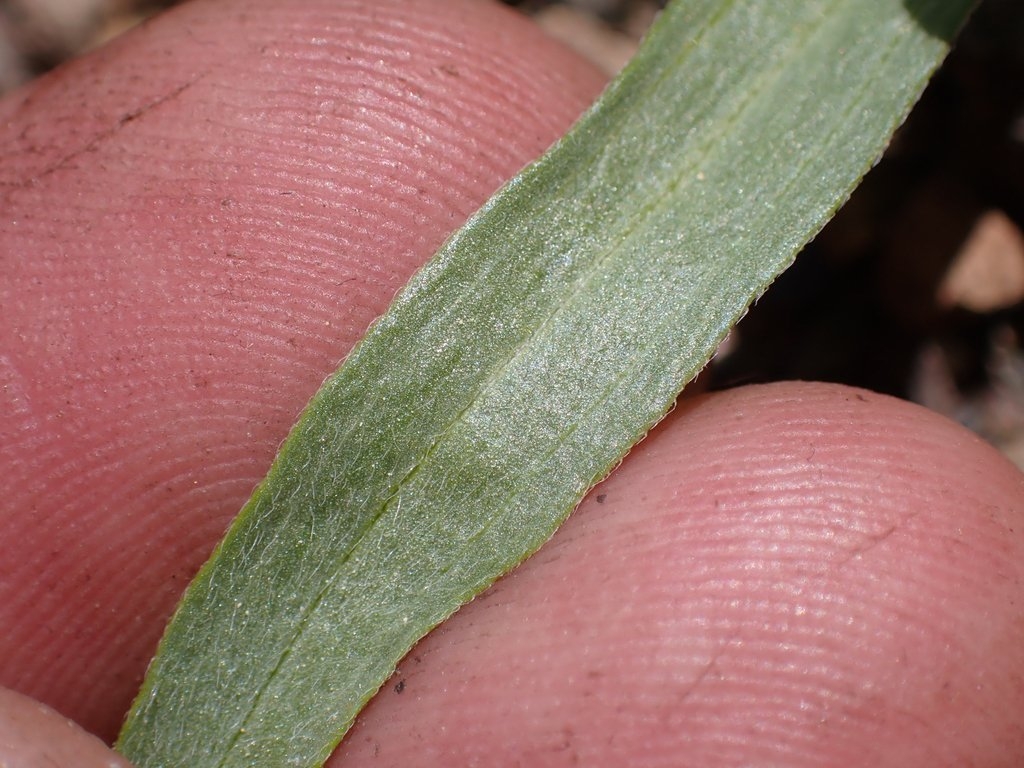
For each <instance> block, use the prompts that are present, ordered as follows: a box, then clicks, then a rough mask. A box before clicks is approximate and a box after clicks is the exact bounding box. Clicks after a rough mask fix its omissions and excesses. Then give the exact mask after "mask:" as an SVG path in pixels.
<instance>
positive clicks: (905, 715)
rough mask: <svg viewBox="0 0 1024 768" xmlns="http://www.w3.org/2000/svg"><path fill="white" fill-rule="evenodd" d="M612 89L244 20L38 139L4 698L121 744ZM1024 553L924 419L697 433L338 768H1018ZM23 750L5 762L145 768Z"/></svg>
mask: <svg viewBox="0 0 1024 768" xmlns="http://www.w3.org/2000/svg"><path fill="white" fill-rule="evenodd" d="M353 30H355V31H354V32H353ZM154 59H155V61H156V62H157V63H158V64H159V66H154V65H153V64H154ZM600 85H601V81H600V78H599V76H598V75H597V74H596V73H595V72H593V71H592V70H591V69H589V68H588V67H587V66H586V65H584V64H582V63H580V62H578V61H577V60H575V59H574V58H573V57H572V56H570V55H569V54H567V53H565V52H564V51H561V50H560V49H558V48H557V47H556V46H554V45H553V44H551V43H549V42H546V41H544V40H543V38H542V37H541V36H540V35H539V34H538V33H537V32H536V31H534V30H532V29H531V28H530V27H529V25H528V24H527V23H526V22H524V21H522V20H519V19H518V18H517V17H515V16H514V15H512V14H511V13H509V12H507V11H505V10H503V9H500V8H498V7H496V6H491V5H489V4H486V3H482V2H478V1H477V0H466V1H465V2H441V0H436V2H434V1H432V2H423V0H420V1H419V2H417V3H415V4H412V3H402V2H398V1H397V0H395V2H391V3H385V2H374V3H357V2H345V3H327V2H325V3H323V4H317V3H313V2H297V3H293V4H289V5H287V6H282V5H281V4H278V3H271V2H269V0H268V2H264V3H261V4H256V3H252V2H244V3H243V2H241V0H236V1H235V2H232V1H231V0H219V1H218V2H216V3H214V2H205V3H204V2H197V3H193V4H190V5H188V6H185V7H183V8H180V9H178V10H176V11H175V12H173V13H171V14H169V15H167V16H165V17H163V18H162V19H159V20H157V21H156V22H153V23H151V24H149V25H147V26H146V27H145V28H143V29H142V30H140V31H138V32H136V33H134V34H132V35H130V36H129V37H127V38H125V39H122V40H121V41H118V42H116V43H115V44H114V45H113V46H110V47H108V48H106V49H104V50H102V51H100V52H97V53H96V54H93V55H92V56H90V57H87V58H86V59H84V60H82V61H79V62H77V63H76V64H74V65H73V66H71V67H68V68H65V69H63V70H61V71H60V72H58V73H56V74H55V75H53V76H51V77H49V78H46V79H45V80H44V81H43V82H42V83H39V84H36V85H34V86H31V87H30V88H28V89H26V90H23V91H21V92H19V93H16V94H14V95H13V96H11V97H10V98H8V99H7V100H6V101H5V102H4V103H3V104H2V105H0V146H2V147H3V155H4V157H5V162H4V163H3V164H2V165H0V198H2V201H0V211H3V218H2V220H0V221H2V222H3V223H2V225H0V306H3V307H4V308H5V313H4V320H3V322H2V324H0V382H2V385H3V386H2V388H0V396H2V397H3V398H4V399H3V401H2V404H0V411H2V412H3V413H4V414H5V418H4V419H3V420H2V423H0V467H2V472H0V498H3V499H4V515H3V516H2V517H0V547H3V548H4V549H5V551H4V553H3V555H2V556H0V626H2V627H3V628H4V632H3V633H0V683H2V684H4V685H6V686H8V687H11V688H13V689H16V690H18V691H21V692H23V693H25V694H28V695H31V696H33V697H35V698H37V699H39V700H41V701H43V702H44V703H46V704H49V705H50V706H52V707H54V708H55V709H57V710H58V711H60V712H61V713H63V714H64V715H66V716H69V717H71V718H73V719H74V720H76V721H78V722H79V723H80V724H82V725H83V726H84V727H85V728H86V729H87V730H89V731H91V732H93V733H97V734H99V735H100V736H102V737H103V738H104V739H108V740H109V739H110V738H111V737H112V736H113V734H114V732H115V731H116V728H117V726H118V723H119V721H120V718H121V717H122V716H123V713H124V710H125V708H126V707H127V704H128V701H129V700H130V697H131V695H132V694H133V693H134V690H135V688H136V687H137V685H138V682H139V679H140V676H141V674H142V672H143V670H144V668H145V664H146V661H147V660H148V658H149V656H150V654H151V653H152V649H153V645H154V644H155V641H156V639H157V637H158V635H159V632H160V630H161V628H162V625H163V623H164V621H165V620H166V618H167V616H168V614H169V612H170V610H171V609H172V607H173V604H174V601H175V599H176V598H177V596H178V594H180V591H181V589H182V588H183V587H184V584H185V583H187V580H188V578H189V577H190V576H191V575H192V573H193V572H194V571H195V569H196V568H197V567H198V565H199V564H200V563H201V562H202V560H203V559H204V558H205V556H206V555H207V554H208V552H209V551H210V549H211V548H212V546H213V545H214V543H215V542H216V540H217V538H218V537H219V535H220V534H221V532H222V531H223V528H224V526H225V525H226V524H227V522H228V521H229V520H230V518H231V516H232V515H233V514H234V513H235V512H236V511H237V509H238V508H239V507H240V506H241V504H242V502H243V501H244V500H245V498H246V496H247V495H248V493H249V491H250V490H251V488H252V486H253V485H254V484H255V483H256V482H257V481H258V480H259V478H260V477H261V476H262V475H263V473H264V472H265V471H266V468H267V465H268V464H269V461H270V459H271V458H272V455H273V452H274V450H275V449H276V447H277V445H279V443H280V441H281V440H282V439H283V437H284V435H285V434H286V432H287V429H288V427H289V426H290V424H291V422H292V421H293V420H294V418H295V416H296V414H297V412H298V410H299V409H300V408H301V407H302V405H303V404H304V402H305V401H306V400H307V399H308V397H309V396H310V395H311V394H312V392H313V391H314V390H315V388H316V387H317V386H318V384H319V383H320V381H321V380H322V379H323V377H324V376H325V375H326V374H327V373H328V372H329V371H330V370H332V369H333V367H334V366H335V364H336V363H337V361H338V360H339V359H340V358H341V357H343V356H344V354H345V352H346V351H347V350H348V349H349V348H350V346H351V344H352V343H353V342H354V341H355V340H356V339H357V338H358V337H359V336H360V335H361V334H362V332H363V331H364V330H365V327H366V325H367V324H368V323H369V322H370V321H371V320H372V318H373V317H375V316H376V315H377V314H379V312H381V311H382V310H383V309H384V308H385V307H386V305H387V302H388V301H389V300H390V297H391V296H392V295H393V293H394V291H395V290H396V289H397V288H398V287H399V286H400V285H401V284H402V283H403V282H404V281H405V280H406V279H407V278H408V276H409V274H410V273H411V271H412V270H413V269H415V267H416V266H417V265H418V264H419V263H421V262H422V261H423V260H424V259H426V258H427V257H428V256H429V255H430V254H431V253H432V252H433V250H435V249H436V247H437V245H438V244H439V243H440V242H441V240H442V239H443V238H444V237H445V236H446V234H447V233H448V232H449V231H451V229H453V228H454V227H456V226H457V225H458V224H459V223H460V222H461V221H462V220H463V219H464V218H465V216H466V215H467V214H468V213H469V212H471V211H472V210H473V209H474V208H475V207H476V206H477V205H479V204H480V203H481V202H482V201H483V200H484V199H485V198H486V197H487V195H488V194H489V193H490V192H491V191H493V189H494V188H495V187H496V186H497V185H498V184H499V183H500V182H501V181H502V180H503V179H504V178H507V177H508V176H509V175H510V174H511V173H513V172H514V171H515V170H516V168H517V167H518V166H519V165H521V164H522V163H523V162H525V161H526V160H528V159H529V158H531V157H533V156H535V155H536V154H537V153H538V152H540V151H541V150H542V149H543V148H544V147H545V146H546V145H547V144H549V143H550V142H551V141H552V140H553V139H554V138H555V137H557V136H558V135H559V134H560V133H561V132H562V131H564V129H565V128H566V126H567V125H568V124H569V122H570V121H571V120H572V119H573V117H574V116H575V115H576V114H577V113H578V112H579V111H580V110H581V109H582V108H583V107H584V106H585V105H586V104H587V103H589V101H590V100H592V98H593V97H594V95H595V94H596V92H597V90H598V89H599V87H600ZM509 115H515V119H514V120H513V119H510V118H509ZM1022 537H1024V481H1022V477H1021V474H1020V473H1019V472H1018V471H1017V470H1016V469H1014V468H1013V467H1012V466H1010V465H1009V464H1008V463H1007V462H1006V461H1005V460H1003V459H1002V458H1001V457H1000V456H999V455H998V454H997V453H996V452H995V451H994V450H993V449H991V448H990V447H988V446H986V445H985V444H983V443H982V442H981V441H979V440H978V439H977V438H975V437H973V436H972V435H970V434H969V433H967V432H965V431H964V430H962V429H961V428H959V427H957V426H955V425H953V424H951V423H950V422H947V421H945V420H944V419H942V418H940V417H938V416H936V415H934V414H931V413H929V412H927V411H924V410H923V409H920V408H917V407H914V406H911V405H908V404H906V403H902V402H899V401H896V400H893V399H890V398H885V397H881V396H878V395H874V394H871V393H866V392H861V391H856V390H850V389H848V388H843V387H837V386H830V385H814V384H795V383H791V384H779V385H772V386H767V387H753V388H745V389H741V390H736V391H733V392H728V393H722V394H716V395H711V396H705V397H700V398H696V399H693V400H687V401H684V402H683V403H682V404H680V406H679V407H678V408H677V409H676V411H675V412H674V413H673V414H672V416H671V417H670V418H669V419H668V420H666V422H665V423H663V424H662V425H661V426H660V427H659V428H658V429H657V430H655V432H654V433H652V435H651V436H649V438H648V439H647V440H646V441H644V442H643V443H641V445H640V446H639V447H638V448H636V449H635V450H634V451H633V453H632V454H631V455H630V456H629V457H627V459H626V460H625V461H624V462H623V465H622V467H621V468H620V469H619V470H618V471H617V472H616V473H615V474H614V475H613V476H612V477H611V478H610V479H608V480H607V481H606V482H605V483H603V484H602V485H601V486H599V487H598V488H597V489H595V490H594V491H593V492H592V493H591V494H590V495H589V497H588V499H587V500H586V501H585V502H584V504H583V505H582V506H581V508H580V509H579V510H578V511H577V513H576V514H575V515H574V516H573V517H572V518H571V519H570V521H569V522H568V523H567V524H566V526H564V527H563V529H562V530H561V531H560V532H559V533H558V534H557V535H556V537H555V538H554V539H553V540H552V541H551V542H550V543H549V544H548V545H547V546H546V547H545V548H544V549H542V550H541V552H540V553H538V555H537V556H536V557H534V558H533V559H531V560H529V561H528V562H527V563H526V564H525V565H524V566H523V567H522V568H520V569H519V570H517V571H516V572H515V573H514V574H512V575H511V576H510V577H508V578H506V579H504V580H502V581H500V582H499V583H498V584H497V585H495V587H494V588H492V589H491V590H490V591H488V592H487V593H485V595H483V596H481V597H480V598H478V599H477V600H476V601H474V602H473V603H471V604H470V605H469V606H467V607H466V608H465V609H464V610H463V611H461V612H460V613H458V614H457V615H456V616H455V617H453V619H452V620H451V621H449V622H447V623H446V624H445V625H443V626H442V627H441V628H440V629H439V630H438V631H436V632H434V633H433V634H431V635H430V636H428V638H426V639H425V640H424V641H423V642H421V643H420V645H419V646H417V648H416V649H415V650H414V651H413V653H412V654H410V656H409V657H408V658H407V659H406V660H405V661H404V662H403V663H402V665H401V667H400V669H399V671H398V672H397V673H396V676H395V678H394V679H393V680H392V681H390V682H389V683H388V684H387V685H386V686H385V687H384V689H383V690H382V693H381V695H380V696H378V697H377V699H375V700H374V701H373V702H372V703H371V704H370V706H369V707H368V708H367V710H366V711H365V712H364V714H363V715H362V716H361V717H360V720H359V721H358V723H357V725H356V727H355V728H354V730H353V731H352V732H351V733H350V735H349V737H348V739H347V740H346V741H345V743H344V744H343V745H342V747H341V748H340V749H339V751H338V752H337V753H336V755H335V757H334V758H332V761H331V764H332V765H333V766H344V765H362V764H368V763H370V761H371V758H372V759H373V762H372V764H374V765H382V766H384V765H405V766H409V765H422V766H432V765H437V764H438V763H440V762H442V761H444V763H445V764H456V765H476V764H487V765H508V766H513V765H531V766H534V765H540V766H559V765H572V764H576V763H581V764H589V765H596V766H601V765H608V766H613V765H615V766H618V765H624V764H627V765H632V766H661V765H665V766H681V765H694V766H704V765H716V766H729V765H751V764H755V765H786V766H812V765H813V766H822V765H826V766H831V765H835V766H857V765H865V766H867V765H871V766H885V765H892V766H942V765H948V766H963V765H975V766H1014V765H1019V764H1021V762H1022V761H1024V730H1022V726H1021V725H1020V723H1019V713H1020V712H1021V711H1024V653H1022V651H1021V648H1024V643H1022V641H1024V609H1022V606H1021V599H1020V595H1021V587H1022V583H1024V538H1022ZM0 721H2V722H3V723H4V724H5V725H4V726H2V727H0V750H3V751H0V764H10V765H38V764H53V763H55V764H58V765H61V764H68V765H70V764H75V765H91V764H96V765H106V764H108V763H107V762H104V761H105V760H106V759H107V757H106V756H102V750H100V751H99V752H94V753H92V754H96V755H98V757H97V758H96V761H94V762H93V763H90V762H89V760H90V759H91V757H88V755H89V750H90V749H94V748H97V747H96V744H95V741H90V739H92V737H89V736H87V735H86V734H84V733H81V732H75V731H73V730H71V729H70V728H68V727H67V726H66V724H65V723H64V722H63V721H62V720H60V719H59V718H58V717H57V716H56V715H52V714H51V715H47V714H45V713H42V712H41V711H40V710H38V708H37V707H36V706H35V705H31V704H27V703H26V701H25V699H24V698H22V697H18V696H11V695H5V696H3V697H0ZM12 732H13V733H16V734H17V735H18V738H9V737H7V734H10V733H12ZM89 745H91V746H89ZM33 750H34V751H33ZM61 750H70V752H61ZM76 750H80V751H78V752H76ZM76 754H79V755H81V756H82V759H81V760H77V759H65V758H64V757H62V755H76ZM40 755H46V759H51V760H52V762H51V763H46V762H45V760H44V758H43V757H41V756H40Z"/></svg>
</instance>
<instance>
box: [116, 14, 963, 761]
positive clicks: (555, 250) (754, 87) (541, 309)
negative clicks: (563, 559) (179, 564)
mask: <svg viewBox="0 0 1024 768" xmlns="http://www.w3.org/2000/svg"><path fill="white" fill-rule="evenodd" d="M969 6H970V3H969V2H968V1H967V0H935V1H934V2H929V0H920V1H915V0H903V1H901V0H867V1H865V0H745V1H744V0H734V1H732V2H721V1H720V0H688V1H687V2H680V3H677V4H675V5H672V6H670V7H669V9H668V10H666V11H665V13H664V14H663V15H662V18H661V19H660V20H659V22H658V24H657V25H656V27H655V29H654V30H653V31H652V33H651V35H650V37H649V39H648V41H647V42H646V43H645V45H644V46H643V47H642V49H641V52H640V53H639V55H638V56H637V58H636V60H635V61H634V62H633V63H632V64H631V65H630V66H629V67H628V68H627V69H626V71H625V72H624V73H623V75H622V76H621V77H620V78H619V79H618V80H617V81H616V82H615V83H614V84H613V86H612V87H611V88H610V89H609V91H608V93H606V95H605V96H604V97H602V100H601V101H600V102H599V104H598V105H597V107H596V108H595V109H593V110H592V111H591V112H590V113H589V114H588V115H586V116H585V117H584V119H583V120H582V121H581V122H580V123H579V124H578V125H577V127H576V128H574V130H573V131H572V132H571V133H570V135H568V136H567V137H566V138H565V139H563V140H562V141H561V142H560V143H559V144H558V145H557V146H556V147H555V148H554V149H553V150H552V151H551V152H550V153H549V154H548V155H546V156H545V157H544V158H543V159H542V160H541V161H539V162H538V163H537V164H535V165H534V166H532V167H530V168H528V169H527V170H526V171H525V172H524V173H523V174H521V175H520V176H519V177H517V178H516V179H515V180H514V181H513V182H511V183H510V184H509V185H508V186H507V187H506V188H505V189H504V190H502V191H501V192H500V193H499V194H498V195H496V196H495V197H494V198H493V199H492V200H491V201H490V202H489V203H488V204H487V205H486V206H485V207H484V208H483V209H482V210H481V211H480V212H479V213H478V214H477V215H476V216H474V217H473V219H472V220H471V221H470V222H469V223H468V224H467V225H466V226H465V227H464V228H463V229H462V230H460V231H459V232H458V233H457V234H456V235H455V236H454V237H453V238H452V239H451V240H450V241H449V242H448V243H447V244H446V245H445V246H444V247H443V248H442V250H441V251H440V253H439V254H438V255H437V256H436V257H435V258H434V259H433V260H432V261H431V262H430V263H429V264H428V265H427V266H426V267H425V268H424V269H423V270H422V271H421V272H420V273H419V274H417V275H416V277H415V278H414V279H413V280H412V281H411V283H410V284H409V285H408V286H407V287H406V289H405V290H404V291H403V292H402V293H401V294H400V295H399V297H398V298H397V299H396V300H395V302H394V304H393V305H392V307H391V308H390V310H389V311H388V313H387V314H386V315H385V316H384V317H382V318H381V319H380V320H379V321H378V323H377V324H376V325H375V326H374V327H373V328H372V329H371V330H370V332H369V333H368V334H367V336H366V338H365V339H364V340H363V341H362V342H361V343H360V344H359V345H358V346H357V347H356V349H355V350H354V351H353V352H352V354H351V355H350V356H349V359H348V360H347V361H346V362H345V364H344V365H343V366H342V367H341V369H340V370H339V371H338V372H337V373H336V374H335V375H334V376H333V377H332V378H331V379H330V380H328V382H327V383H326V384H325V385H324V387H323V388H322V389H321V391H320V392H319V393H318V394H317V395H316V397H315V398H314V399H313V401H312V402H311V403H310V405H309V406H308V408H307V409H306V411H305V412H304V414H303V416H302V418H301V419H300V421H299V423H298V425H297V426H296V427H295V429H294V430H293V432H292V434H291V435H290V437H289V439H288V441H287V442H286V443H285V445H284V447H283V448H282V450H281V453H280V455H279V456H278V458H277V460H276V461H275V463H274V466H273V467H272V468H271V470H270V473H269V474H268V476H267V478H266V480H265V481H264V482H263V483H262V484H261V486H260V487H259V488H258V489H257V491H256V492H255V493H254V495H253V497H252V499H251V500H250V501H249V502H248V503H247V505H246V506H245V508H244V509H243V510H242V513H241V514H240V516H239V518H238V519H237V520H236V522H235V524H234V525H233V526H232V528H231V530H230V531H229V533H228V536H227V537H226V539H225V540H224V542H223V543H222V544H221V545H220V547H218V549H217V551H216V552H215V553H214V555H213V557H212V558H211V560H210V562H209V563H208V564H207V565H206V566H205V567H204V569H203V570H202V571H201V572H200V574H199V575H198V576H197V577H196V579H195V581H194V582H193V584H192V585H191V587H190V588H189V590H188V592H187V594H186V596H185V598H184V600H183V602H182V604H181V606H180V607H179V610H178V612H177V613H176V615H175V617H174V619H173V621H172V623H171V624H170V626H169V627H168V630H167V633H166V635H165V637H164V639H163V641H162V643H161V646H160V649H159V652H158V654H157V657H156V659H155V660H154V663H153V665H152V666H151V668H150V671H149V674H148V675H147V678H146V681H145V683H144V686H143V689H142V691H141V693H140V696H139V698H138V699H137V701H136V703H135V705H134V707H133V709H132V711H131V713H130V714H129V719H128V721H127V723H126V725H125V728H124V730H123V732H122V735H121V739H120V742H119V747H120V749H121V750H122V751H123V752H124V754H125V755H126V756H128V757H129V758H130V759H132V760H133V761H135V762H136V764H138V765H139V766H140V767H141V768H151V767H155V766H182V765H188V766H199V767H201V766H252V765H296V766H300V765H301V766H305V765H319V764H321V763H322V762H323V761H324V760H325V759H326V758H327V756H328V755H329V753H330V752H331V750H332V749H333V747H334V746H335V745H336V744H337V742H338V741H339V740H340V738H341V737H342V735H343V734H344V732H345V731H346V730H347V728H348V727H349V726H350V725H351V723H352V721H353V719H354V718H355V716H356V713H357V712H358V711H359V709H360V708H361V707H362V706H363V704H365V702H366V701H367V700H368V699H369V698H370V697H371V696H372V695H373V694H374V692H375V691H376V690H377V689H378V687H379V686H380V685H381V684H382V682H383V681H384V680H385V679H386V678H387V676H388V675H389V674H390V672H391V671H392V670H393V669H394V667H395V665H396V663H397V662H398V660H399V659H400V658H401V656H402V655H404V653H405V652H406V651H407V650H408V649H409V648H410V647H411V646H412V644H413V643H415V642H416V640H417V639H419V638H420V637H422V635H423V634H425V633H426V632H427V631H428V630H429V629H431V628H432V627H433V626H435V625H436V624H437V623H439V622H440V621H442V620H443V619H444V618H445V617H446V616H448V615H449V614H451V613H452V612H453V611H454V610H456V608H458V606H459V605H461V604H462V603H464V602H465V601H466V600H468V599H470V598H472V596H473V595H475V594H477V593H478V592H479V591H481V590H482V589H484V588H485V587H486V586H487V585H489V584H490V583H492V582H493V581H494V579H495V578H497V577H498V576H499V575H501V574H502V573H504V572H505V571H507V570H508V569H509V568H511V567H513V566H514V565H516V564H517V563H518V562H520V561H521V560H522V559H523V558H524V557H526V556H527V555H528V554H529V553H531V552H533V551H534V550H535V549H536V548H537V547H539V546H540V545H541V544H542V543H543V542H544V541H545V540H546V539H547V538H548V537H549V536H550V535H551V533H552V532H553V531H554V529H555V528H556V527H557V525H558V524H559V523H560V522H561V521H562V520H563V519H564V518H565V516H566V515H567V514H568V513H569V511H570V510H571V509H572V508H573V507H574V506H575V504H576V503H578V501H579V499H580V498H581V497H582V495H583V494H584V493H585V492H586V490H587V489H588V488H589V487H590V486H591V485H592V484H593V483H594V482H596V481H597V480H599V479H600V478H601V477H603V476H604V475H605V474H607V473H608V472H609V471H610V469H611V468H612V467H613V466H614V465H615V464H616V463H617V462H618V461H619V460H620V459H621V457H622V456H623V455H624V454H625V453H626V451H627V450H628V449H629V447H630V446H631V445H632V444H633V443H634V442H635V441H636V440H638V439H639V438H640V437H641V436H642V435H643V434H644V433H645V432H646V431H647V430H648V429H649V428H650V427H651V426H652V425H653V424H654V423H655V422H657V421H658V420H659V419H660V418H661V417H662V416H663V415H664V413H665V412H666V410H667V409H668V408H669V407H670V405H671V403H672V401H673V400H674V398H675V397H676V395H677V394H678V392H679V390H680V389H681V388H682V386H683V384H684V383H685V382H686V381H688V380H689V379H691V378H692V377H693V376H694V375H696V373H697V372H698V371H699V370H700V368H701V367H703V365H704V364H705V363H706V362H707V360H708V359H709V357H710V355H711V354H712V353H713V350H714V349H715V347H716V346H717V344H718V343H719V342H720V340H721V339H722V338H723V337H724V335H725V334H726V333H727V332H728V329H729V328H730V327H731V326H732V325H733V324H734V323H735V321H736V320H737V319H738V318H739V317H740V316H741V315H742V313H743V312H744V311H745V309H746V307H747V306H749V304H750V302H751V301H752V300H753V299H754V298H755V297H756V296H758V295H759V294H760V293H761V292H762V291H763V290H764V289H765V287H766V286H767V285H768V284H769V283H770V282H771V280H772V279H773V278H774V277H775V276H776V275H777V274H778V273H779V272H781V271H782V270H783V269H784V268H785V267H786V266H787V265H788V264H789V263H790V262H791V260H792V259H793V257H794V256H795V254H796V252H797V251H798V250H799V249H800V248H801V247H802V246H803V244H804V243H806V242H807V240H809V239H810V238H811V237H812V236H813V235H814V234H815V233H816V232H817V231H818V230H819V229H820V228H821V226H822V225H823V224H824V222H825V221H826V220H827V219H828V218H829V216H830V215H831V214H832V213H833V212H834V210H835V209H836V208H837V207H838V205H839V204H840V203H841V202H842V201H843V199H845V197H846V196H847V195H848V194H849V192H850V191H851V189H852V188H853V186H854V185H855V184H856V182H857V181H858V179H859V178H860V177H861V176H862V175H863V173H864V172H865V171H866V169H867V168H868V167H869V166H870V164H871V163H872V162H873V161H874V160H875V158H877V156H878V155H879V153H880V151H881V149H882V147H883V146H884V144H885V142H886V141H887V139H888V137H889V136H890V135H891V132H892V131H893V130H894V129H895V127H896V126H897V125H898V124H899V122H900V121H901V120H902V118H903V117H904V115H905V114H906V112H907V110H908V109H909V107H910V105H911V104H912V103H913V101H914V100H915V99H916V97H917V95H918V93H919V92H920V90H921V88H922V87H923V84H924V82H925V81H926V80H927V77H928V76H929V74H930V73H931V71H932V70H933V69H934V67H935V66H936V65H937V63H938V62H939V61H940V60H941V58H942V56H943V55H944V53H945V51H946V48H947V46H948V42H947V41H948V39H949V37H950V36H951V34H952V32H953V31H954V30H955V28H956V26H957V25H958V24H959V23H961V22H962V20H963V18H964V17H965V16H966V13H967V11H968V8H969Z"/></svg>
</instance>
